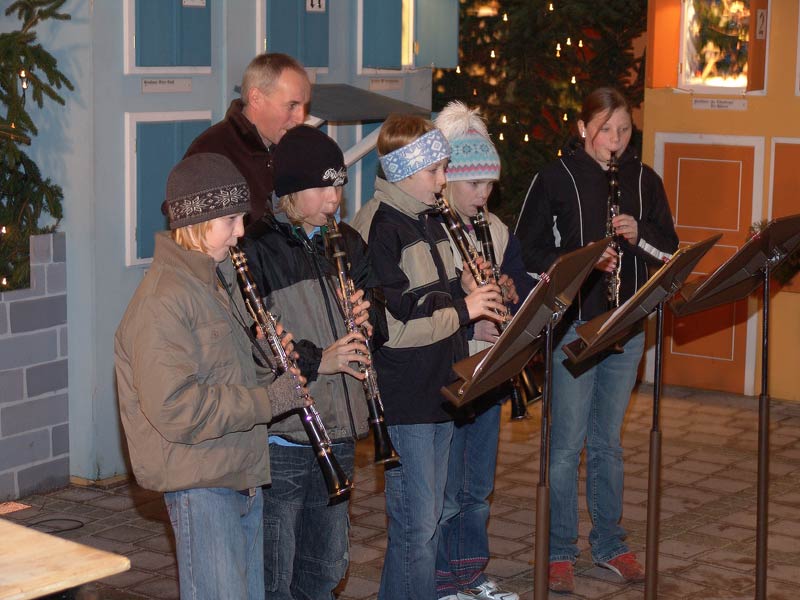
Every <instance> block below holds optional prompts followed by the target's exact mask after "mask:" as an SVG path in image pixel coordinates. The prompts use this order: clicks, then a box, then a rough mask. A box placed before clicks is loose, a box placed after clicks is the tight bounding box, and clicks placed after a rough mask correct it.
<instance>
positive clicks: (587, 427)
mask: <svg viewBox="0 0 800 600" xmlns="http://www.w3.org/2000/svg"><path fill="white" fill-rule="evenodd" d="M579 324H580V323H577V325H579ZM575 326H576V324H573V325H571V326H570V327H569V329H568V330H567V332H566V334H565V335H564V337H563V338H562V339H561V340H560V341H559V342H558V350H557V351H554V353H553V354H554V356H553V402H552V413H551V414H552V430H551V435H550V561H551V562H553V561H563V560H568V561H572V562H574V561H575V559H576V558H577V556H578V546H577V545H576V541H577V539H578V464H579V461H580V456H581V451H582V450H583V447H584V443H585V445H586V502H587V505H588V508H589V515H590V516H591V519H592V531H591V533H590V534H589V542H590V543H591V545H592V559H593V560H594V561H595V562H604V561H607V560H610V559H612V558H614V557H615V556H618V555H619V554H622V553H624V552H627V551H628V548H627V546H626V545H625V544H624V542H623V539H624V538H625V536H626V532H625V530H624V529H623V528H622V526H621V525H620V520H621V519H622V489H623V468H622V445H621V444H620V432H621V428H622V419H623V418H624V416H625V411H626V410H627V408H628V402H629V401H630V397H631V391H632V390H633V386H634V384H635V383H636V373H637V368H638V366H639V362H640V361H641V358H642V352H643V350H644V333H643V332H641V333H638V334H636V335H634V336H633V337H631V338H630V339H628V340H627V341H625V343H624V349H625V351H624V352H623V353H622V354H608V355H602V356H601V360H599V361H595V362H596V364H594V365H593V366H591V367H590V368H589V369H588V370H585V371H583V372H581V373H580V375H577V376H576V375H575V374H574V372H573V371H572V370H571V369H570V368H567V366H566V365H565V364H564V363H563V361H564V359H565V358H566V355H565V354H564V351H563V350H562V349H561V347H562V346H563V345H565V344H568V343H569V342H571V341H572V340H574V339H576V338H577V337H578V335H577V334H576V333H575Z"/></svg>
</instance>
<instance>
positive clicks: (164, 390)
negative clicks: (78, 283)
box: [114, 232, 293, 491]
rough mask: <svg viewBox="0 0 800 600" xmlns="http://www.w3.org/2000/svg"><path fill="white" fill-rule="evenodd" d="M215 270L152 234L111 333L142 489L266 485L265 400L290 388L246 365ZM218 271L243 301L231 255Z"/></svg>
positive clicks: (245, 343) (246, 348) (248, 359)
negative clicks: (150, 254) (137, 279)
mask: <svg viewBox="0 0 800 600" xmlns="http://www.w3.org/2000/svg"><path fill="white" fill-rule="evenodd" d="M215 266H216V265H215V263H214V260H213V259H212V258H210V257H209V256H207V255H205V254H203V253H200V252H196V251H188V250H184V249H183V248H181V247H180V246H178V245H177V244H176V243H175V242H173V241H172V239H171V238H170V237H169V235H168V234H167V233H166V232H162V233H159V234H157V236H156V246H155V255H154V258H153V264H152V267H151V268H150V270H149V271H148V272H147V274H146V275H145V277H144V279H143V280H142V282H141V283H140V284H139V287H138V288H137V290H136V292H135V293H134V295H133V298H132V299H131V302H130V304H129V305H128V308H127V310H126V311H125V315H124V317H123V318H122V322H121V323H120V325H119V328H118V329H117V334H116V336H115V343H114V354H115V356H114V360H115V365H116V375H117V390H118V395H119V406H120V416H121V418H122V424H123V427H124V429H125V436H126V438H127V441H128V449H129V450H130V459H131V464H132V465H133V472H134V474H135V476H136V480H137V481H138V482H139V484H140V485H142V486H143V487H145V488H147V489H151V490H157V491H176V490H182V489H189V488H199V487H225V488H230V489H235V490H244V489H247V488H250V487H256V486H260V485H263V484H267V483H269V482H270V477H269V456H268V450H267V426H266V423H267V422H269V421H270V419H271V418H272V411H271V405H270V398H271V395H275V394H289V393H292V388H293V386H292V383H291V381H290V379H289V376H288V375H284V376H282V377H280V378H278V379H277V380H276V381H275V382H274V383H272V384H271V385H269V386H267V385H266V382H268V381H271V379H272V376H271V375H270V374H269V373H268V372H267V371H266V370H264V369H260V368H259V367H257V366H256V364H255V363H254V361H253V358H252V352H251V344H250V341H249V339H248V338H247V335H246V333H245V332H244V330H243V328H242V325H241V324H240V323H238V322H237V321H236V320H235V318H234V313H235V312H236V310H235V308H234V307H233V306H231V301H230V298H229V296H228V294H227V293H226V292H225V290H224V289H223V288H222V287H221V285H220V284H219V283H218V279H217V276H216V273H215ZM220 267H221V268H222V270H223V273H224V275H225V278H226V280H228V282H229V284H231V285H232V291H233V292H234V294H233V297H234V298H235V299H236V302H237V304H239V305H241V294H240V293H239V290H238V288H237V287H236V283H235V278H234V275H235V274H234V272H233V267H232V265H231V264H230V260H226V261H225V262H223V263H222V264H221V265H220ZM239 309H240V311H241V313H242V315H243V316H244V319H246V320H247V322H248V323H247V324H248V325H249V321H250V318H249V316H247V312H246V311H245V310H244V308H243V307H242V306H239ZM257 369H258V373H257ZM273 397H274V396H273Z"/></svg>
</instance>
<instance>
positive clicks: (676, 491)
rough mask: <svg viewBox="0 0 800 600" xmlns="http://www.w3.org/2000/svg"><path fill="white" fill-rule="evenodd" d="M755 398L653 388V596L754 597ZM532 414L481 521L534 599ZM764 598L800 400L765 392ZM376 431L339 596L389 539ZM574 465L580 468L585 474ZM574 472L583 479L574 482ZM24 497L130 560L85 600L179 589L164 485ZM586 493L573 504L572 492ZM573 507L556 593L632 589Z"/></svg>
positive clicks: (787, 587)
mask: <svg viewBox="0 0 800 600" xmlns="http://www.w3.org/2000/svg"><path fill="white" fill-rule="evenodd" d="M757 404H758V400H757V399H756V398H749V397H742V396H732V395H726V394H721V393H715V392H705V391H697V390H689V389H684V388H670V389H668V390H665V393H664V396H663V397H662V413H661V414H662V418H661V425H662V431H663V438H664V442H663V452H662V458H663V460H662V494H661V536H660V554H659V568H660V576H659V596H660V597H662V598H690V599H702V600H713V599H715V598H726V599H729V598H752V597H753V589H754V585H755V577H754V567H755V559H754V556H755V536H756V532H755V527H756V469H757V460H756V448H757V433H758V432H757V421H758V413H757ZM651 409H652V388H651V387H649V386H642V387H641V388H639V390H638V391H637V392H636V393H635V394H634V396H633V399H632V401H631V407H630V410H629V412H628V415H627V419H626V424H625V430H624V434H623V445H624V448H625V475H626V478H625V509H624V518H623V524H624V525H625V527H626V528H627V529H628V531H629V537H628V541H629V543H630V545H631V547H632V549H634V550H635V551H636V552H637V553H638V554H639V557H640V559H641V560H642V562H643V563H644V554H645V548H644V546H645V542H644V540H645V520H646V515H647V471H648V449H649V431H650V427H651ZM530 411H531V414H532V418H530V419H528V420H526V421H522V422H520V421H515V422H511V421H510V420H509V418H508V407H507V406H506V407H505V412H504V415H503V421H502V430H501V442H500V451H499V456H498V470H497V479H496V486H495V493H494V496H493V501H492V511H491V515H492V516H491V520H490V523H489V532H490V537H491V543H490V547H491V554H492V559H491V561H490V563H489V568H488V572H489V574H490V575H491V576H492V577H493V578H495V579H496V580H497V581H499V582H501V583H502V587H503V588H506V589H510V590H515V591H517V592H519V594H520V596H521V597H522V598H524V599H531V598H533V564H532V562H533V550H534V549H533V540H534V531H533V530H534V515H535V503H536V484H537V482H538V467H539V433H540V429H539V416H538V412H539V405H538V404H537V405H532V406H531V407H530ZM771 424H772V427H771V457H770V460H771V468H770V471H771V484H770V501H771V502H770V507H769V532H770V533H769V569H768V596H769V598H771V599H787V600H788V599H792V600H794V599H795V598H797V597H798V595H799V594H800V542H798V539H800V405H798V404H797V403H790V402H781V401H778V400H773V401H772V413H771ZM371 454H372V443H371V441H370V440H364V441H363V442H361V443H359V446H358V453H357V467H356V476H355V482H356V489H355V490H354V493H353V500H352V502H351V508H350V514H351V518H352V529H351V536H350V537H351V546H352V547H351V563H350V569H349V572H348V575H347V578H346V580H345V581H344V582H343V583H342V585H341V586H340V589H339V598H340V599H342V600H351V599H352V600H356V599H362V598H374V597H375V595H376V593H377V589H378V581H379V579H380V569H381V565H382V561H383V553H384V549H385V547H386V532H385V516H384V498H383V477H382V472H381V469H380V468H376V467H375V466H373V465H372V464H371ZM582 476H583V474H582ZM583 485H584V483H583V477H582V480H581V487H582V489H583ZM20 501H21V502H24V503H26V504H29V505H30V506H31V508H29V509H25V510H21V511H18V512H14V513H10V514H8V515H5V517H6V518H9V519H11V520H14V521H17V522H21V523H23V524H26V525H29V526H35V527H37V529H40V530H42V531H50V532H59V533H58V535H61V536H63V537H65V538H69V539H73V540H76V541H79V542H81V543H84V544H88V545H90V546H95V547H97V548H102V549H104V550H110V551H112V552H118V553H121V554H125V555H127V556H129V557H130V559H131V564H132V568H131V570H130V571H128V572H125V573H122V574H119V575H116V576H113V577H110V578H108V579H105V580H102V581H100V582H97V583H93V584H89V585H87V586H84V587H83V588H81V590H79V591H78V592H77V593H76V594H75V595H76V597H77V598H81V599H94V598H108V599H123V598H177V597H178V586H177V583H176V577H177V570H176V565H175V558H174V540H173V538H172V533H171V531H170V528H169V523H168V520H167V517H166V512H165V510H164V505H163V502H162V500H161V496H160V494H155V493H152V492H148V491H145V490H142V489H141V488H139V487H137V486H136V485H134V484H128V483H123V484H119V485H116V486H112V487H108V488H100V487H77V486H70V487H68V488H66V489H62V490H59V491H56V492H52V493H49V494H45V495H36V496H31V497H28V498H23V499H22V500H20ZM581 504H583V502H582V503H581ZM588 534H589V518H588V515H587V513H586V511H585V509H583V508H582V512H581V527H580V540H579V544H580V547H581V548H582V549H583V552H582V554H581V557H580V559H579V561H578V563H577V565H576V568H577V577H576V592H575V594H574V595H571V596H569V595H567V596H565V595H559V596H555V595H553V597H560V598H592V599H595V598H597V599H607V598H615V599H628V598H641V597H642V596H643V593H644V586H643V585H642V584H627V585H626V584H621V583H620V582H619V581H618V580H617V579H616V578H615V577H614V576H613V575H612V574H611V573H610V572H609V571H606V570H604V569H601V568H598V567H595V566H593V565H592V564H591V562H590V558H589V552H588V541H587V537H588Z"/></svg>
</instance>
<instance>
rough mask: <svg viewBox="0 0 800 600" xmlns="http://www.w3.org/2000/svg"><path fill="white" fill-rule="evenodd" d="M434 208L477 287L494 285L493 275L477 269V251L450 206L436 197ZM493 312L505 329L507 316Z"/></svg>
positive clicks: (442, 198) (444, 200)
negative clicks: (443, 221)
mask: <svg viewBox="0 0 800 600" xmlns="http://www.w3.org/2000/svg"><path fill="white" fill-rule="evenodd" d="M435 206H436V208H437V209H438V210H439V212H440V213H441V214H442V217H444V220H445V223H446V224H447V230H448V231H449V232H450V238H451V239H452V240H453V243H454V244H455V245H456V248H457V249H458V253H459V254H460V255H461V262H462V263H464V266H465V267H466V268H468V269H469V272H470V273H472V277H473V278H474V279H475V282H476V283H477V284H478V286H479V287H482V286H484V285H488V284H490V283H496V281H495V280H494V279H495V277H494V273H492V275H491V276H490V277H487V276H486V275H484V273H483V272H482V271H481V270H480V269H479V268H478V251H477V250H476V249H475V247H474V246H473V245H472V241H471V240H470V239H469V236H468V235H467V232H466V231H464V228H463V227H462V226H461V221H460V220H459V218H458V216H456V214H455V213H454V212H453V209H451V208H450V204H449V203H448V202H447V200H446V199H445V198H444V196H436V205H435ZM487 226H488V224H487ZM494 312H495V313H496V314H497V316H498V317H499V318H500V322H499V327H500V328H501V329H502V328H503V327H505V323H506V318H507V315H506V314H505V313H503V312H501V311H499V310H495V311H494Z"/></svg>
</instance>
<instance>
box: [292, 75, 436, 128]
mask: <svg viewBox="0 0 800 600" xmlns="http://www.w3.org/2000/svg"><path fill="white" fill-rule="evenodd" d="M311 87H312V89H311V108H310V109H309V111H308V112H309V114H310V115H313V116H315V117H319V118H320V119H323V120H325V121H333V122H335V123H347V122H353V121H383V120H385V119H386V117H388V116H389V115H390V114H391V113H400V114H411V115H420V116H422V117H425V118H426V119H429V118H430V116H431V111H430V110H428V109H425V108H422V107H421V106H416V105H414V104H409V103H408V102H403V101H402V100H395V99H394V98H388V97H386V96H381V95H380V94H376V93H375V92H368V91H367V90H362V89H361V88H357V87H355V86H352V85H348V84H345V83H315V84H314V85H313V86H311Z"/></svg>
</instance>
